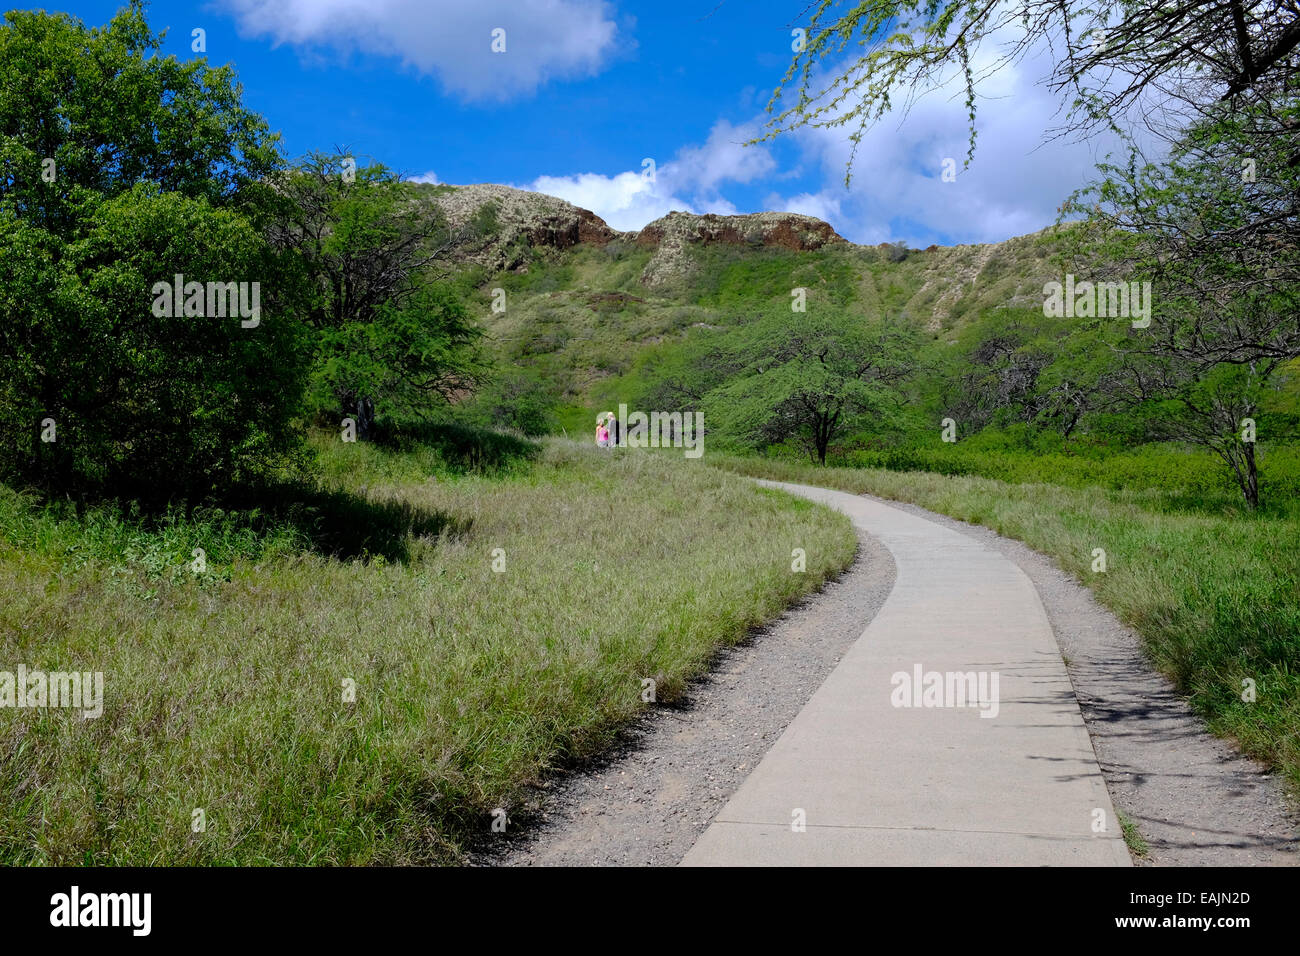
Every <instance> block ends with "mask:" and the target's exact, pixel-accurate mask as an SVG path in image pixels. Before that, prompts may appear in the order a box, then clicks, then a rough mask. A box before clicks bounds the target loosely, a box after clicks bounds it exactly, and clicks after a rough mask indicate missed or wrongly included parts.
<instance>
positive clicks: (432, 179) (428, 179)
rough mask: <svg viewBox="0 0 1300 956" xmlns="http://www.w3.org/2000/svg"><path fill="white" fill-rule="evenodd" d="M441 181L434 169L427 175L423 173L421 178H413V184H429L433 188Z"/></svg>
mask: <svg viewBox="0 0 1300 956" xmlns="http://www.w3.org/2000/svg"><path fill="white" fill-rule="evenodd" d="M441 181H442V180H440V179H439V178H438V174H437V173H435V172H434V171H433V170H432V169H431V170H429V171H428V172H427V173H421V174H420V175H419V176H412V177H411V182H413V183H428V184H430V185H431V186H437V185H438V184H439V183H440V182H441Z"/></svg>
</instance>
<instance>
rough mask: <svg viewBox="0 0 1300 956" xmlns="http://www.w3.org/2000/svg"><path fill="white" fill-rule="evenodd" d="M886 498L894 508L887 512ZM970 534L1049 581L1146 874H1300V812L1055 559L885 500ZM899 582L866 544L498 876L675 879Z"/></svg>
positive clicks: (609, 762) (1051, 602)
mask: <svg viewBox="0 0 1300 956" xmlns="http://www.w3.org/2000/svg"><path fill="white" fill-rule="evenodd" d="M881 500H883V499H881ZM885 503H886V504H889V505H891V506H893V507H896V508H900V509H902V510H905V511H909V512H911V513H913V514H917V515H920V516H922V517H925V518H928V519H930V520H932V521H935V522H937V523H939V524H941V525H945V526H947V527H950V528H954V529H956V530H959V531H961V532H962V533H964V534H967V535H969V536H971V537H973V538H975V539H977V540H979V541H981V542H982V543H984V544H985V545H986V546H988V547H989V548H992V549H994V550H997V551H998V552H1000V553H1001V554H1003V555H1004V556H1005V557H1007V558H1009V559H1010V560H1012V561H1014V562H1015V563H1016V564H1017V565H1019V566H1020V568H1021V569H1022V570H1023V571H1024V572H1025V573H1026V574H1027V575H1028V576H1029V578H1030V580H1031V581H1033V583H1034V586H1035V588H1036V589H1037V591H1038V594H1039V597H1040V599H1041V600H1042V603H1043V606H1044V608H1045V609H1046V611H1047V615H1048V619H1049V620H1050V622H1051V624H1052V628H1053V631H1054V632H1055V635H1056V640H1057V643H1058V644H1059V645H1060V648H1061V652H1062V655H1063V656H1064V658H1065V660H1066V664H1067V669H1068V671H1069V675H1070V679H1071V682H1072V683H1073V686H1074V690H1075V694H1076V696H1077V698H1078V701H1079V705H1080V708H1081V710H1082V713H1083V717H1084V721H1085V723H1086V725H1087V728H1088V732H1089V734H1090V736H1091V738H1092V743H1093V748H1094V751H1095V753H1096V755H1097V759H1098V761H1099V763H1100V766H1101V770H1102V774H1103V776H1104V777H1105V780H1106V785H1107V788H1108V789H1109V791H1110V795H1111V799H1112V801H1113V802H1114V804H1115V806H1116V808H1117V809H1118V810H1120V811H1121V812H1122V813H1124V814H1125V815H1126V816H1127V817H1128V818H1129V819H1130V820H1131V821H1132V822H1133V823H1135V824H1136V826H1137V828H1138V831H1139V833H1140V834H1141V835H1142V837H1143V839H1144V840H1145V842H1146V844H1147V846H1148V848H1149V849H1148V853H1147V855H1146V856H1145V857H1141V858H1135V862H1136V863H1138V864H1139V865H1148V866H1151V865H1155V866H1278V865H1281V866H1288V865H1295V864H1297V863H1300V813H1298V812H1297V809H1296V807H1294V806H1292V805H1291V804H1289V802H1288V800H1287V798H1286V794H1285V791H1284V789H1283V787H1282V784H1281V781H1280V780H1279V779H1278V778H1277V777H1276V776H1274V775H1272V774H1270V773H1268V772H1267V771H1266V770H1264V768H1263V767H1261V766H1260V765H1259V764H1257V763H1255V762H1254V761H1252V760H1250V759H1249V758H1246V757H1244V756H1242V755H1241V754H1240V753H1239V752H1238V751H1237V750H1236V749H1235V748H1234V747H1233V746H1232V744H1231V743H1229V742H1227V741H1224V740H1220V739H1218V738H1216V737H1214V736H1212V735H1210V734H1209V733H1208V732H1207V731H1206V730H1205V727H1204V725H1203V723H1202V722H1201V720H1200V719H1199V718H1198V717H1197V716H1196V715H1195V714H1194V713H1193V712H1192V711H1191V709H1190V708H1189V707H1188V705H1187V704H1186V702H1185V701H1184V700H1183V699H1182V698H1181V697H1180V696H1179V695H1178V694H1177V693H1176V692H1175V691H1174V689H1173V687H1172V685H1171V684H1170V683H1169V682H1168V681H1167V680H1166V679H1165V678H1164V677H1162V676H1161V675H1160V674H1158V673H1157V672H1156V671H1155V670H1154V669H1153V668H1152V666H1151V665H1150V663H1149V662H1148V660H1147V659H1146V657H1145V655H1144V653H1143V651H1142V647H1141V642H1140V639H1139V638H1138V636H1137V634H1136V633H1135V632H1134V631H1132V630H1131V629H1130V628H1127V627H1125V626H1124V625H1123V624H1121V623H1120V622H1119V621H1118V620H1117V619H1116V618H1115V616H1114V615H1113V614H1111V612H1110V611H1108V610H1107V609H1106V608H1104V607H1103V606H1101V605H1100V604H1098V603H1097V601H1096V600H1094V598H1093V596H1092V593H1091V592H1090V591H1089V590H1088V589H1087V588H1086V587H1085V586H1084V585H1082V584H1080V583H1079V582H1078V581H1076V580H1075V579H1074V578H1072V577H1070V576H1069V575H1067V574H1066V573H1065V572H1063V571H1062V570H1060V568H1058V567H1057V566H1056V564H1055V563H1054V562H1053V561H1052V560H1051V559H1050V558H1047V557H1045V556H1044V555H1041V554H1039V553H1037V552H1035V551H1033V550H1031V549H1030V548H1028V547H1027V546H1026V545H1024V544H1022V543H1020V542H1018V541H1014V540H1012V539H1009V538H1004V537H1002V536H1000V535H998V534H997V533H996V532H994V531H991V530H990V529H988V528H984V527H980V526H977V525H970V524H966V523H965V522H961V521H957V520H955V519H952V518H948V517H946V516H944V515H938V514H935V513H933V512H930V511H926V510H925V509H923V508H919V507H917V506H915V505H909V504H903V503H900V502H896V501H885ZM893 584H894V564H893V560H892V558H891V557H890V554H889V552H888V550H887V549H885V548H884V547H883V546H882V545H881V544H880V543H879V542H877V541H876V540H875V539H873V538H871V537H870V536H869V535H860V537H859V552H858V558H857V561H856V562H855V563H854V565H853V566H852V568H850V569H849V570H848V571H846V572H845V573H844V574H843V575H842V576H841V577H840V578H838V579H837V580H835V581H833V582H831V583H829V584H827V585H826V586H825V587H824V588H823V589H822V590H821V591H820V592H818V593H816V594H814V595H811V596H810V597H809V598H808V599H806V600H805V601H804V602H803V603H801V604H799V605H797V606H796V607H794V608H792V609H791V610H789V611H787V612H786V614H785V615H783V616H782V617H781V618H779V619H778V620H777V621H775V622H773V623H771V624H770V625H768V626H767V627H766V628H764V629H762V630H760V631H758V632H756V633H755V634H754V635H753V636H752V637H751V638H750V639H749V640H747V641H746V642H745V643H743V644H740V645H738V646H736V647H734V648H730V649H727V650H725V651H723V652H722V653H721V654H720V655H719V658H718V660H717V662H716V664H715V666H714V668H713V670H711V672H710V673H709V674H708V675H706V676H705V677H703V678H701V679H700V680H698V681H697V682H695V683H694V684H693V685H692V687H691V689H690V691H689V693H688V694H687V696H686V698H685V699H684V700H683V701H682V702H681V703H679V704H677V705H675V706H671V707H670V706H663V707H660V708H657V709H654V710H651V711H648V712H647V714H646V716H645V717H644V718H643V719H642V720H640V721H639V722H638V723H637V724H636V725H635V726H634V727H633V728H632V729H631V730H630V731H629V733H628V735H627V737H626V739H625V744H624V745H623V746H622V747H621V748H619V749H618V750H617V751H616V752H614V753H613V754H611V755H610V756H609V757H608V758H607V759H606V760H605V761H603V762H601V763H600V764H597V765H594V766H590V767H587V768H584V769H582V770H580V771H576V772H573V773H570V774H567V775H563V776H558V777H556V778H555V779H553V780H551V781H549V782H548V783H547V784H546V786H545V787H544V788H543V789H542V790H541V791H539V793H538V797H537V800H536V801H535V805H534V806H533V807H532V808H531V809H530V810H529V811H527V812H519V813H512V823H511V832H509V833H507V834H504V835H501V836H498V837H495V838H494V839H493V841H492V843H491V844H488V845H486V846H484V847H481V848H479V849H478V850H477V851H476V852H474V853H473V854H472V856H471V862H473V863H474V864H476V865H488V866H493V865H495V866H502V865H504V866H671V865H676V864H677V863H679V862H680V861H681V859H682V857H684V856H685V855H686V853H687V852H688V851H689V850H690V849H691V847H692V846H694V844H695V842H696V840H697V839H698V838H699V836H700V835H701V834H702V833H703V832H704V830H705V829H707V828H708V826H709V824H710V823H711V822H712V820H713V818H714V816H715V815H716V814H717V813H718V811H719V810H720V809H721V808H722V807H723V806H724V805H725V804H726V802H727V801H728V799H730V797H731V796H732V795H733V794H734V793H735V791H736V790H737V789H738V788H739V786H740V784H741V783H742V782H743V781H744V779H745V777H746V776H747V775H748V773H749V771H750V770H752V769H753V768H754V767H755V766H756V765H757V763H758V762H759V760H761V759H762V757H763V755H764V754H765V753H766V752H767V750H768V748H769V747H771V745H772V744H773V743H775V741H776V740H777V738H778V737H780V736H781V734H782V733H783V732H784V730H785V728H786V727H787V726H788V725H789V723H790V722H791V721H792V720H793V719H794V717H795V715H796V714H798V712H799V711H800V709H802V707H803V706H804V704H805V703H806V702H807V701H808V699H809V698H810V697H811V696H812V695H813V693H814V692H815V691H816V690H817V688H818V687H819V686H820V685H821V683H822V682H823V681H824V680H825V678H826V677H827V675H828V674H829V673H830V672H831V670H833V669H834V667H835V665H836V664H837V663H838V662H839V660H840V658H841V656H842V655H843V654H844V652H845V651H846V650H847V649H848V648H849V647H850V646H851V645H852V644H853V642H854V641H855V640H857V639H858V637H859V636H860V635H861V634H862V632H863V630H864V629H865V628H866V625H867V623H868V622H869V621H870V620H871V618H872V617H873V616H874V615H875V613H876V612H877V611H878V610H879V608H880V606H881V605H882V604H883V603H884V601H885V599H886V598H887V597H888V595H889V592H890V590H891V589H892V588H893Z"/></svg>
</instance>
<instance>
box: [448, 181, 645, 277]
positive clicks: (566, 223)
mask: <svg viewBox="0 0 1300 956" xmlns="http://www.w3.org/2000/svg"><path fill="white" fill-rule="evenodd" d="M435 201H436V202H437V204H438V206H439V207H441V209H442V211H443V213H444V214H446V216H447V219H448V220H449V221H450V222H451V224H452V225H453V226H457V227H461V226H465V225H467V224H468V223H470V222H472V221H473V220H474V218H475V217H476V216H479V215H480V214H482V213H483V212H484V210H485V209H487V207H491V208H492V213H491V215H492V216H493V218H494V219H495V222H496V228H495V230H494V233H493V234H492V235H491V236H489V237H487V241H486V242H485V243H481V244H479V245H477V246H475V248H474V251H473V252H471V253H468V254H467V255H466V258H467V259H469V260H471V261H475V262H479V263H482V264H483V265H485V266H488V267H489V268H492V269H514V268H517V267H519V266H520V265H523V264H524V263H525V262H527V260H528V255H529V250H530V249H532V248H552V249H568V248H570V247H572V246H576V245H578V244H579V243H590V244H593V245H604V244H605V243H607V242H609V241H610V240H612V239H616V238H618V237H619V236H620V235H622V233H619V232H617V231H616V230H613V229H611V228H610V227H609V226H608V225H607V224H606V223H605V220H603V219H601V218H600V217H599V216H597V215H596V214H595V213H594V212H592V211H591V210H589V209H583V208H581V207H579V206H575V205H573V204H572V203H568V202H565V201H564V200H563V199H557V198H556V197H555V196H547V195H546V194H545V193H534V192H527V191H526V190H523V189H512V188H511V187H509V186H498V185H495V184H493V183H478V184H475V185H470V186H453V187H451V191H447V192H440V193H439V194H438V195H437V196H436V197H435Z"/></svg>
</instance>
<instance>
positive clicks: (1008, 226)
mask: <svg viewBox="0 0 1300 956" xmlns="http://www.w3.org/2000/svg"><path fill="white" fill-rule="evenodd" d="M120 5H121V4H120V2H114V0H109V2H94V0H65V2H64V3H63V4H62V5H61V6H52V7H47V9H56V10H60V11H63V12H67V13H70V14H72V15H74V16H77V17H79V18H81V19H82V20H83V21H85V22H86V23H87V24H90V25H97V24H102V23H105V22H107V20H108V19H109V18H110V17H111V16H112V14H113V13H114V11H115V10H116V9H117V8H118V7H119V6H120ZM803 8H804V3H803V0H786V2H777V0H724V2H722V3H721V4H719V3H718V0H656V2H644V0H211V2H208V3H182V2H176V0H155V2H154V3H152V4H151V5H150V7H149V19H150V23H151V25H152V26H153V27H154V29H155V30H159V29H162V28H167V31H168V33H167V39H166V44H165V47H164V50H165V52H167V53H174V54H175V55H176V56H178V57H182V58H190V57H193V56H197V55H201V54H196V53H194V52H193V51H192V49H191V47H192V43H193V37H192V31H193V30H194V29H196V28H199V29H202V30H204V31H205V37H204V39H205V42H206V48H207V51H206V55H207V57H208V59H209V61H210V62H213V63H227V62H229V63H232V64H233V65H234V66H235V67H236V69H237V70H238V72H239V76H240V79H241V81H242V82H243V84H244V87H245V102H246V103H247V105H249V106H250V107H251V108H253V109H256V110H257V111H259V112H261V113H262V114H263V115H265V116H266V117H267V119H268V121H269V122H270V124H271V127H272V128H273V129H275V130H278V131H280V132H281V134H282V136H283V142H284V146H285V149H286V152H287V153H288V154H289V155H290V156H294V155H299V154H301V153H303V152H305V151H307V150H309V149H316V148H319V149H331V148H333V147H335V146H346V147H348V148H350V149H351V150H353V151H354V152H356V153H357V154H360V155H369V156H373V157H374V158H376V159H379V160H381V161H383V162H385V163H387V164H388V165H390V166H393V167H395V168H397V169H399V170H401V171H402V172H403V173H405V174H407V175H409V176H412V177H423V176H427V177H428V178H430V179H436V180H437V181H440V182H447V183H469V182H498V183H506V184H509V185H514V186H519V187H522V188H529V189H540V190H542V191H544V192H549V193H552V194H554V195H559V196H562V197H563V198H565V199H568V200H570V201H571V202H575V203H577V204H579V205H582V206H585V207H586V208H589V209H592V210H594V211H595V212H596V213H598V214H599V215H601V216H603V217H604V218H605V219H606V220H608V221H609V222H610V224H611V225H613V226H615V227H616V228H622V229H636V228H640V227H641V226H643V225H644V224H645V223H646V222H648V221H650V220H651V219H654V218H656V217H658V216H660V215H663V214H664V213H666V212H668V211H669V210H671V209H686V210H690V211H694V212H720V213H732V212H757V211H761V210H765V209H781V210H792V211H796V212H803V213H807V214H810V215H816V216H819V217H821V218H823V219H826V220H828V221H829V222H830V223H831V224H832V225H833V226H834V227H835V228H836V229H837V230H838V231H839V232H840V233H841V234H842V235H844V236H845V237H846V238H849V239H851V240H853V241H856V242H864V243H876V242H883V241H889V240H896V239H902V240H905V241H908V242H910V243H911V244H913V245H927V244H929V243H931V242H938V243H940V244H951V243H955V242H986V241H997V240H1001V239H1005V238H1008V237H1010V236H1013V235H1020V234H1023V233H1026V232H1031V231H1034V230H1036V229H1040V228H1042V227H1044V226H1046V225H1048V224H1049V223H1050V222H1051V221H1052V220H1053V219H1054V217H1055V214H1056V208H1057V206H1058V205H1059V204H1060V202H1061V200H1062V199H1064V197H1065V196H1066V195H1067V194H1068V193H1069V192H1070V191H1071V190H1072V189H1074V188H1075V187H1077V186H1079V185H1081V184H1082V183H1083V182H1084V181H1085V180H1086V179H1087V178H1088V176H1089V174H1090V173H1091V169H1092V166H1093V164H1094V163H1095V162H1096V160H1097V159H1098V158H1100V156H1101V155H1102V153H1101V148H1100V147H1098V146H1097V145H1096V144H1095V143H1094V144H1092V145H1080V144H1074V143H1065V142H1048V143H1045V142H1044V132H1045V130H1047V129H1048V128H1049V127H1050V126H1051V125H1052V124H1053V122H1054V118H1053V113H1054V112H1055V110H1056V107H1057V104H1056V102H1055V101H1054V100H1052V99H1051V98H1050V96H1049V95H1048V94H1047V92H1046V91H1045V90H1043V89H1042V87H1041V86H1040V85H1038V81H1039V80H1040V79H1041V78H1042V76H1044V75H1046V73H1047V71H1048V67H1049V65H1050V64H1048V62H1047V61H1046V60H1045V59H1042V58H1037V59H1036V58H1032V57H1031V58H1030V59H1028V60H1026V61H1025V62H1023V63H1021V64H1019V65H1018V66H1017V67H1016V68H1014V69H1007V70H1002V71H1000V72H998V73H997V74H996V76H995V77H994V78H993V80H992V82H991V84H990V85H989V87H988V90H987V92H988V93H989V94H990V95H989V98H987V99H985V100H983V101H982V102H981V104H980V120H979V128H980V144H979V148H978V150H977V153H976V157H975V162H974V164H973V165H972V166H971V168H969V169H966V170H961V171H960V172H959V173H958V176H957V181H956V182H948V183H945V182H943V181H942V179H941V172H942V168H943V165H942V164H943V160H944V159H945V158H947V157H955V158H956V159H957V160H958V163H959V164H960V160H961V159H962V157H964V156H965V151H966V136H967V130H966V119H965V111H964V108H963V106H962V103H961V101H960V97H954V93H955V92H956V90H955V88H953V87H951V86H949V87H946V88H942V89H939V90H936V91H935V92H934V93H933V94H931V95H929V96H927V97H925V98H924V99H923V100H922V101H921V102H920V103H919V104H918V105H917V106H916V107H914V108H913V110H912V112H911V113H910V114H909V115H908V116H907V117H906V118H903V117H901V116H898V117H887V118H886V120H885V121H884V122H883V123H882V124H881V125H880V126H878V127H877V128H875V129H874V130H872V131H871V132H870V133H869V134H868V136H867V138H866V139H865V140H864V142H863V146H862V148H861V149H860V152H859V161H858V164H857V166H856V167H855V179H854V182H853V186H852V188H851V189H849V190H846V189H845V186H844V182H843V180H844V169H845V161H846V158H847V149H848V145H847V142H846V134H845V131H844V130H843V129H842V128H839V129H832V130H819V131H803V132H800V133H798V134H796V135H794V136H791V137H789V138H783V139H781V140H778V141H776V142H771V143H765V144H761V145H758V146H753V147H745V146H743V145H741V144H742V143H743V142H744V141H745V140H746V139H748V138H750V137H751V136H752V135H753V134H754V133H755V132H756V131H758V130H759V129H760V128H761V124H762V122H763V119H764V113H763V108H764V106H765V105H766V104H767V101H768V97H769V95H770V93H771V90H772V89H773V87H774V86H775V84H776V83H777V81H779V79H780V78H781V76H782V75H783V73H784V70H785V68H786V67H787V65H788V63H789V60H790V56H791V52H790V44H791V29H792V28H793V27H796V26H798V25H799V24H798V22H797V21H795V20H794V18H795V17H796V16H797V15H798V14H799V12H800V11H801V10H802V9H803ZM498 27H500V28H501V29H504V30H505V52H504V53H494V52H493V51H492V49H491V46H492V30H493V29H495V28H498ZM995 52H996V51H995V50H994V49H990V50H988V51H985V52H984V53H983V54H982V55H983V56H985V57H987V58H991V57H992V56H993V55H994V54H995ZM646 158H651V159H653V160H654V161H655V164H656V176H655V177H654V180H653V181H650V180H648V179H647V178H646V177H645V176H643V175H642V169H643V160H644V159H646Z"/></svg>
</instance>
